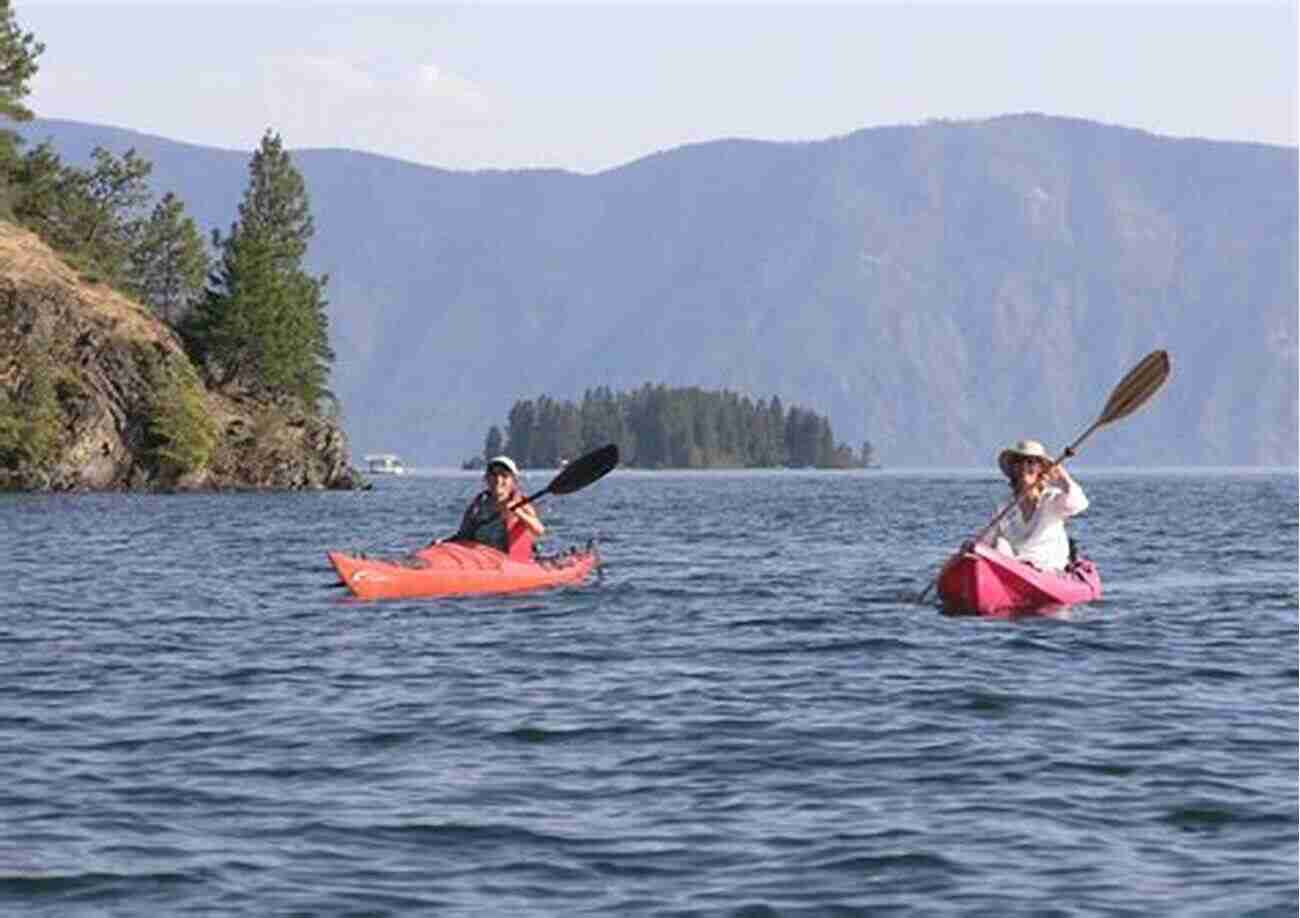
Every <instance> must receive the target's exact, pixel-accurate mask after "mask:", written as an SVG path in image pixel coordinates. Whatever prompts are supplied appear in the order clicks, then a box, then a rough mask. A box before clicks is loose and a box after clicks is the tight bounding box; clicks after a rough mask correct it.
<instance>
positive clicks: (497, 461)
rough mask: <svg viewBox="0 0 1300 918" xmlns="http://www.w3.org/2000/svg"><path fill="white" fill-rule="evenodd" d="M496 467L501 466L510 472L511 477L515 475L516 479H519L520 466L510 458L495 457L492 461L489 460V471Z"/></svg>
mask: <svg viewBox="0 0 1300 918" xmlns="http://www.w3.org/2000/svg"><path fill="white" fill-rule="evenodd" d="M494 465H499V466H501V467H502V468H503V469H505V470H506V471H507V472H509V473H510V474H511V475H513V476H514V477H516V478H518V477H519V468H518V466H516V465H515V461H514V460H513V459H511V458H510V457H509V456H493V457H492V458H491V459H489V460H488V464H487V470H488V471H491V470H492V466H494Z"/></svg>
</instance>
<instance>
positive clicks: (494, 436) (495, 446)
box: [483, 424, 502, 462]
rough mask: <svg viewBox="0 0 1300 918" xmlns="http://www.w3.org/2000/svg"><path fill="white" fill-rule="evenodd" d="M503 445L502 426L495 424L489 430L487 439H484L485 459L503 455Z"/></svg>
mask: <svg viewBox="0 0 1300 918" xmlns="http://www.w3.org/2000/svg"><path fill="white" fill-rule="evenodd" d="M501 446H502V443H501V428H500V427H498V426H497V425H495V424H493V425H492V427H491V428H490V429H489V430H488V432H487V439H486V440H484V441H483V461H484V462H487V461H488V460H489V459H491V458H492V457H493V456H499V455H501Z"/></svg>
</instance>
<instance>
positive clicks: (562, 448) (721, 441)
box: [464, 382, 876, 469]
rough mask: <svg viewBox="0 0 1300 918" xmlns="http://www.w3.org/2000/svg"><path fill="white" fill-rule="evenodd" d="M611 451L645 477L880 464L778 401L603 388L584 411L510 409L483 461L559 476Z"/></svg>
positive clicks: (547, 400)
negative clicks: (557, 471)
mask: <svg viewBox="0 0 1300 918" xmlns="http://www.w3.org/2000/svg"><path fill="white" fill-rule="evenodd" d="M606 443H617V444H618V447H619V454H620V456H621V457H622V464H623V465H625V466H632V467H638V468H648V469H668V468H680V469H704V468H782V467H789V468H808V467H813V468H841V469H843V468H862V467H871V466H874V465H875V464H876V461H875V450H874V448H873V447H872V445H871V443H870V442H864V443H863V444H862V448H861V450H859V451H857V452H855V451H854V450H853V449H852V448H850V447H849V446H848V445H846V444H844V443H839V444H837V443H836V442H835V436H834V433H833V432H832V430H831V425H830V421H829V420H828V419H827V418H825V417H823V416H821V415H819V414H817V413H816V412H813V411H808V410H806V409H804V408H800V407H798V406H795V405H791V406H790V407H789V408H787V407H785V406H784V405H782V403H781V399H780V398H779V397H777V396H775V395H774V396H772V397H771V398H769V399H763V398H760V399H758V400H757V401H755V400H753V399H751V398H750V397H748V396H746V395H741V394H739V393H736V392H731V391H728V390H722V391H707V390H704V389H701V388H698V387H685V388H670V387H668V386H666V385H663V384H659V385H652V384H651V383H648V382H647V383H645V384H644V385H642V386H641V387H640V388H639V389H635V390H633V391H630V392H622V391H620V392H613V391H611V390H610V389H609V388H608V387H605V386H601V387H598V388H595V389H588V390H587V391H586V392H585V393H584V394H583V397H582V401H581V403H578V404H575V403H574V402H572V401H567V400H566V401H559V400H556V399H554V398H551V397H549V396H545V395H543V396H540V397H539V398H537V399H522V400H520V401H517V402H515V404H514V406H513V407H511V409H510V413H509V416H508V418H507V421H506V425H505V430H504V431H503V430H502V429H501V428H500V427H499V426H497V425H493V426H492V427H491V428H490V429H489V430H488V432H487V437H486V439H485V441H484V444H483V453H482V456H481V457H478V456H476V457H474V458H473V459H470V460H468V461H467V462H465V463H464V466H465V467H466V468H481V467H482V465H483V463H484V461H485V460H486V459H488V458H490V457H492V456H495V455H498V454H500V453H507V454H509V455H510V456H511V458H513V459H514V460H515V462H517V463H518V464H519V465H522V466H527V467H531V468H556V467H558V466H560V465H562V464H564V463H565V462H566V461H568V460H569V459H572V458H574V457H576V456H579V455H581V454H583V453H586V452H590V451H591V450H593V449H596V448H598V447H600V446H603V445H604V444H606Z"/></svg>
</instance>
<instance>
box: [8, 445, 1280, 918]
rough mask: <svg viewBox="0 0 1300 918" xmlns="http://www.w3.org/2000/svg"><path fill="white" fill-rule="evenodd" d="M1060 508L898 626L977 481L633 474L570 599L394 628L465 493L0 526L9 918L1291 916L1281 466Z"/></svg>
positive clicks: (452, 610) (76, 512)
mask: <svg viewBox="0 0 1300 918" xmlns="http://www.w3.org/2000/svg"><path fill="white" fill-rule="evenodd" d="M1077 476H1078V477H1079V479H1080V480H1081V482H1082V483H1083V484H1084V486H1085V487H1086V488H1087V490H1088V492H1089V495H1090V497H1091V498H1092V508H1091V509H1090V510H1089V511H1088V513H1087V514H1085V515H1084V516H1083V517H1081V518H1079V519H1078V520H1077V521H1075V524H1074V526H1073V531H1074V533H1075V535H1076V536H1077V537H1078V538H1079V540H1080V541H1081V542H1082V543H1083V546H1084V547H1085V548H1086V549H1087V551H1088V553H1089V554H1090V555H1091V556H1092V557H1093V558H1094V559H1095V560H1096V561H1097V563H1098V566H1099V567H1100V569H1101V571H1102V574H1103V577H1104V579H1105V598H1104V599H1103V600H1102V601H1101V602H1099V603H1096V604H1094V605H1090V606H1087V607H1077V608H1075V609H1073V610H1071V611H1070V612H1069V613H1068V614H1065V615H1062V616H1061V617H1034V618H1022V619H1017V620H1010V621H1008V620H979V619H972V618H955V617H948V616H944V615H942V614H940V613H939V612H938V611H937V610H936V609H935V608H933V607H930V606H925V605H918V604H917V603H915V602H914V601H913V599H914V597H915V596H916V594H917V593H918V592H919V591H920V590H921V588H922V587H924V586H925V585H926V583H927V582H928V580H929V578H931V577H932V576H933V575H934V573H935V571H936V568H937V566H938V563H939V562H940V560H941V559H942V557H943V556H944V554H945V553H946V551H947V550H949V549H950V548H951V547H952V546H954V545H956V544H957V543H958V542H960V540H961V539H962V538H963V537H964V536H966V535H968V534H969V532H970V530H972V529H975V528H978V526H979V525H980V524H981V523H983V522H984V521H986V520H987V519H988V517H989V515H990V514H991V513H992V511H993V509H994V505H995V503H996V501H997V500H998V499H999V498H1000V497H1001V496H1002V492H1003V486H1002V485H1001V484H1000V483H999V482H998V481H997V479H996V477H995V476H994V475H992V474H972V473H966V474H962V473H955V472H954V473H932V474H920V473H911V474H909V473H901V472H898V473H895V472H888V471H886V472H858V473H814V472H807V473H734V474H730V473H713V474H710V473H696V474H686V473H681V474H676V473H637V472H624V471H622V470H619V471H616V472H615V473H614V474H612V475H611V476H609V477H608V478H606V479H604V480H602V481H600V482H597V483H596V484H594V485H592V486H591V487H589V488H588V489H586V490H584V491H581V492H579V493H577V494H572V495H567V496H564V497H559V498H547V499H546V500H545V501H544V502H543V505H542V509H543V511H544V517H545V520H546V522H547V524H548V525H549V527H550V536H549V539H548V543H549V545H551V546H552V547H554V548H561V547H564V546H566V545H567V544H569V543H571V542H572V543H578V542H585V541H586V539H587V538H589V537H592V536H595V537H597V538H598V539H599V544H600V546H601V549H602V551H603V554H604V558H605V562H606V564H605V567H604V570H603V573H602V576H601V577H600V578H599V579H597V580H593V581H592V582H590V583H589V584H588V585H586V586H584V587H581V588H576V589H563V590H559V591H554V592H549V593H541V594H533V595H528V596H522V597H510V598H472V599H459V600H450V601H448V600H419V601H396V602H381V603H362V602H358V601H354V600H348V599H346V598H345V597H344V596H343V595H341V591H340V589H339V588H337V587H336V586H334V583H335V578H334V577H333V576H332V573H331V572H330V571H329V569H328V568H327V566H326V563H325V558H324V551H325V549H327V548H331V547H342V548H354V549H360V550H363V551H367V552H371V553H382V552H393V553H395V552H400V551H402V550H405V549H409V548H412V547H415V546H417V545H419V544H422V542H423V541H427V540H428V539H429V538H431V537H433V536H436V535H444V534H446V533H447V532H449V531H450V530H452V529H453V528H454V527H455V524H456V522H457V521H458V517H459V513H460V510H461V509H462V507H463V506H464V504H465V502H466V501H467V500H468V499H469V497H470V496H471V495H472V493H473V490H474V487H475V480H474V479H473V478H471V477H468V476H464V475H459V474H455V473H444V474H427V475H416V476H409V477H407V478H387V479H379V480H378V481H377V483H376V488H375V489H374V490H373V491H370V492H364V493H362V492H357V493H324V494H234V495H219V496H217V495H202V496H140V495H116V494H111V495H76V496H68V495H56V496H9V497H4V498H0V539H2V540H3V543H2V544H0V548H2V549H3V552H2V556H3V557H4V559H5V561H6V564H5V583H6V588H5V595H4V598H3V599H0V606H2V607H3V609H4V614H3V615H2V616H0V698H3V707H2V708H0V774H3V775H4V778H5V780H4V782H3V785H2V786H0V914H3V915H24V916H26V915H48V916H59V918H63V916H101V915H112V916H134V915H143V916H157V915H168V916H170V915H203V916H227V915H229V916H235V915H238V916H247V915H257V916H270V915H277V916H278V915H415V914H435V913H436V914H454V915H525V914H527V915H532V914H538V915H565V916H569V915H653V916H669V915H672V916H679V915H744V916H763V915H852V914H864V915H936V914H938V915H950V914H951V915H966V914H980V915H1008V914H1035V915H1040V914H1042V915H1135V916H1136V915H1142V916H1148V915H1178V916H1183V915H1224V916H1241V915H1279V916H1288V918H1293V916H1294V915H1295V914H1296V912H1297V796H1296V789H1297V729H1296V727H1297V603H1298V601H1300V600H1298V592H1297V589H1298V588H1297V516H1298V508H1297V479H1296V475H1295V473H1294V472H1280V473H1239V472H1231V471H1221V472H1201V473H1194V472H1161V473H1137V472H1119V471H1109V472H1107V471H1101V470H1097V471H1093V472H1089V471H1088V470H1087V469H1086V468H1083V469H1082V470H1080V471H1078V472H1077ZM549 477H550V474H549V473H546V472H538V473H533V474H532V477H531V479H530V481H529V482H527V483H526V489H527V490H529V491H533V490H537V489H540V488H541V487H543V486H544V484H545V482H547V481H548V480H549Z"/></svg>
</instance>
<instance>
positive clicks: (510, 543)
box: [452, 456, 546, 561]
mask: <svg viewBox="0 0 1300 918" xmlns="http://www.w3.org/2000/svg"><path fill="white" fill-rule="evenodd" d="M483 482H484V484H485V485H487V487H486V488H485V489H484V490H483V491H481V492H480V493H479V494H478V496H477V497H475V498H474V500H473V501H471V502H470V505H469V506H468V507H467V508H466V509H465V516H464V517H463V518H462V519H461V521H460V529H458V530H457V531H456V534H455V535H454V536H452V539H453V540H455V541H462V542H482V543H483V544H484V545H491V546H492V547H493V548H497V549H500V550H501V551H503V552H505V553H506V554H508V555H509V556H510V557H511V558H514V559H516V560H519V561H528V560H531V559H532V557H533V540H534V539H535V538H536V537H537V536H539V535H541V534H542V533H544V532H545V531H546V527H545V526H543V525H542V521H541V519H540V518H539V517H538V515H537V511H536V510H535V509H533V505H532V504H527V503H520V502H521V501H523V499H524V495H523V494H522V493H521V492H520V490H519V469H518V468H517V467H516V466H515V463H514V460H512V459H511V458H510V457H509V456H496V457H494V458H492V459H490V460H488V464H487V471H485V472H484V473H483Z"/></svg>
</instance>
